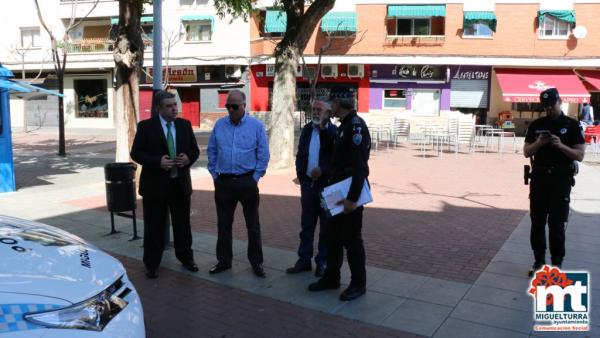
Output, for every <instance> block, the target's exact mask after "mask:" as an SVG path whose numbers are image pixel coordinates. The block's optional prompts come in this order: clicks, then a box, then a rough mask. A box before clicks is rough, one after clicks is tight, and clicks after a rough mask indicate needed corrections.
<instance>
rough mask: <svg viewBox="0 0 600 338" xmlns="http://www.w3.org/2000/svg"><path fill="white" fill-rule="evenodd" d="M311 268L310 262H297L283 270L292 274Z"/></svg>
mask: <svg viewBox="0 0 600 338" xmlns="http://www.w3.org/2000/svg"><path fill="white" fill-rule="evenodd" d="M311 270H312V266H311V265H310V263H309V264H308V265H307V264H302V263H300V262H297V263H296V264H294V266H292V267H291V268H287V269H286V270H285V272H287V273H291V274H294V273H299V272H304V271H311Z"/></svg>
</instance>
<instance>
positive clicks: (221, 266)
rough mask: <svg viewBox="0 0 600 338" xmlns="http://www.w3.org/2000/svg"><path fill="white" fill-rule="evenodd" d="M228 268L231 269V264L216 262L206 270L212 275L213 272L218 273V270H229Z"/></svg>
mask: <svg viewBox="0 0 600 338" xmlns="http://www.w3.org/2000/svg"><path fill="white" fill-rule="evenodd" d="M229 269H231V264H229V265H228V264H221V263H217V264H216V265H215V266H213V267H212V268H210V270H208V273H210V274H211V275H213V274H215V273H219V272H222V271H225V270H229Z"/></svg>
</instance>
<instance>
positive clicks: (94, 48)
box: [66, 39, 152, 53]
mask: <svg viewBox="0 0 600 338" xmlns="http://www.w3.org/2000/svg"><path fill="white" fill-rule="evenodd" d="M143 41H144V50H147V49H149V48H152V40H151V39H143ZM114 43H115V42H114V41H113V40H105V39H81V40H74V41H69V42H67V44H66V45H67V51H68V52H69V53H106V52H112V51H113V46H114Z"/></svg>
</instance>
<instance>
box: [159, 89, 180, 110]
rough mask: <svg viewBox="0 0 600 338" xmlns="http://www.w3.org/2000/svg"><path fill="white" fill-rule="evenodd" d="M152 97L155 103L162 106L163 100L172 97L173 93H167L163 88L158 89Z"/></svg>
mask: <svg viewBox="0 0 600 338" xmlns="http://www.w3.org/2000/svg"><path fill="white" fill-rule="evenodd" d="M154 98H155V99H156V104H157V105H159V106H161V107H162V103H163V100H165V99H174V98H175V94H173V93H169V92H168V91H165V90H159V91H157V92H156V94H154Z"/></svg>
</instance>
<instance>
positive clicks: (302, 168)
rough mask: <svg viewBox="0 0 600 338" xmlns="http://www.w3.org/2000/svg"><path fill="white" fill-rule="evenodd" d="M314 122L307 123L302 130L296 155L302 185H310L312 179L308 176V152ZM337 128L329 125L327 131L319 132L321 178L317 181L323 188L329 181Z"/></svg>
mask: <svg viewBox="0 0 600 338" xmlns="http://www.w3.org/2000/svg"><path fill="white" fill-rule="evenodd" d="M313 128H314V127H313V124H312V122H309V123H307V124H306V125H305V126H304V128H302V133H301V134H300V140H299V141H298V152H297V153H296V176H297V177H298V180H299V181H300V183H302V184H306V183H308V184H310V183H311V182H312V181H311V179H310V178H309V177H308V176H306V170H307V167H308V150H309V148H310V138H311V136H312V130H313ZM336 130H337V128H336V127H335V125H334V124H333V123H329V125H328V126H327V129H325V130H321V131H320V132H319V141H320V144H321V147H320V149H319V167H320V168H321V172H322V175H321V178H320V179H319V180H317V182H316V183H317V184H318V185H321V186H323V185H324V184H325V183H327V179H328V177H329V174H330V169H331V157H332V152H333V140H334V139H335V133H336Z"/></svg>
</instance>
